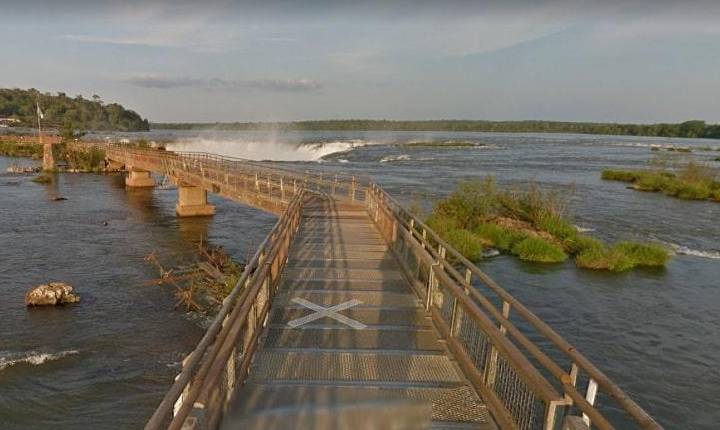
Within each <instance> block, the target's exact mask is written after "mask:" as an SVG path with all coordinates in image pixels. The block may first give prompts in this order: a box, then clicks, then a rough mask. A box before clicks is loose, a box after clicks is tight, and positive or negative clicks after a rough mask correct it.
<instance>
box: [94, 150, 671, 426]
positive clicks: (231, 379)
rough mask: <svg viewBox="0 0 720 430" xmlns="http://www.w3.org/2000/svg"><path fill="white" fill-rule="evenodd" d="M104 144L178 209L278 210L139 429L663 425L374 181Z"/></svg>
mask: <svg viewBox="0 0 720 430" xmlns="http://www.w3.org/2000/svg"><path fill="white" fill-rule="evenodd" d="M104 149H105V151H106V155H107V158H108V161H109V162H111V163H117V164H122V165H124V166H126V168H127V169H128V170H129V176H128V179H127V182H126V183H127V185H128V186H150V185H152V184H154V181H149V180H148V179H149V178H150V176H149V175H150V174H149V172H155V173H157V174H160V175H165V176H166V177H169V178H170V179H171V180H172V181H173V182H174V183H175V184H177V185H178V196H179V201H178V207H177V208H178V214H179V215H208V214H211V213H213V211H214V209H212V207H211V206H209V205H208V203H207V200H206V198H205V195H206V193H207V192H213V193H216V194H219V195H221V196H224V197H227V198H229V199H232V200H235V201H237V202H239V203H242V204H246V205H249V206H253V207H256V208H259V209H262V210H265V211H269V212H272V213H275V214H277V215H278V219H277V223H276V224H275V226H274V227H273V229H272V230H271V231H270V233H269V234H268V236H267V237H266V238H265V240H264V241H263V242H262V244H261V245H260V246H259V247H258V249H257V251H256V252H255V255H254V256H253V258H252V259H251V260H250V261H249V262H248V264H247V266H246V268H245V272H244V273H243V275H242V277H241V279H240V280H239V281H238V283H237V285H236V286H235V288H234V289H233V291H232V293H231V294H230V295H229V296H228V297H227V299H226V300H225V301H224V303H223V306H222V308H221V310H220V312H219V314H218V315H217V318H216V319H215V320H214V321H213V323H212V325H211V326H210V327H209V328H208V330H207V332H206V333H205V335H204V336H203V338H202V339H201V340H200V342H199V344H198V345H197V347H196V348H195V350H194V351H193V352H192V353H191V354H190V355H189V356H188V357H187V358H186V359H185V360H184V362H183V369H182V371H181V372H180V374H179V375H178V376H177V377H176V379H175V381H174V383H173V384H172V386H171V387H170V388H169V390H168V392H167V394H166V395H165V397H164V398H163V400H162V402H161V403H160V405H159V406H158V407H157V409H156V410H155V412H154V414H153V415H152V417H151V418H150V420H149V421H148V423H147V425H146V427H145V428H146V429H147V430H156V429H166V428H169V429H217V428H222V429H241V428H242V429H246V428H247V429H268V428H279V429H285V428H327V429H350V428H377V429H386V428H387V429H390V428H392V429H396V428H397V429H411V428H412V429H414V428H462V429H465V428H476V429H496V428H499V429H585V428H598V429H612V428H623V429H624V428H643V429H659V428H661V427H660V426H659V425H658V424H657V423H656V422H655V421H654V420H653V419H652V418H651V417H650V416H649V415H648V414H647V413H646V412H645V411H643V410H642V409H641V408H640V407H639V406H638V405H637V404H636V403H635V402H634V401H633V400H632V399H630V397H628V395H627V394H625V393H624V392H623V391H622V390H621V389H620V388H619V387H618V386H617V385H616V384H615V383H614V382H613V381H611V380H610V379H609V378H608V377H607V376H606V375H605V374H603V373H602V372H601V371H600V370H598V369H597V368H596V367H595V366H594V365H593V364H592V363H591V362H590V361H589V360H588V359H587V358H585V357H584V356H583V355H582V354H581V353H580V352H578V351H577V350H576V349H575V348H574V347H573V346H572V345H570V344H569V343H568V342H567V341H565V340H564V339H563V338H562V337H561V336H560V335H559V334H558V333H556V332H555V331H554V330H553V329H552V328H550V327H549V326H548V325H547V324H545V323H544V322H543V321H542V320H540V319H539V318H538V317H537V316H535V315H534V314H533V313H532V312H531V311H530V310H529V309H527V308H526V307H525V306H523V305H522V303H520V302H519V301H518V300H516V299H515V298H514V297H513V296H511V295H510V294H509V293H508V292H507V291H505V290H504V289H502V288H501V287H500V286H498V285H497V284H496V283H495V282H493V281H492V279H490V278H489V277H488V276H487V275H485V274H484V273H483V272H482V271H481V270H480V269H479V268H478V267H477V266H475V265H474V264H473V263H472V262H470V261H468V260H467V259H465V258H464V257H463V256H462V255H460V254H459V253H458V252H457V251H455V250H454V249H453V248H452V247H450V246H449V245H448V244H447V243H445V242H444V241H443V240H442V239H441V238H440V237H439V236H438V235H437V234H435V233H434V232H433V231H432V230H431V229H430V228H429V227H427V226H426V225H425V224H424V223H423V222H422V221H421V220H420V219H418V218H416V217H415V216H414V215H412V214H411V213H409V212H408V211H407V210H405V209H404V208H403V207H402V205H400V204H399V203H398V202H397V201H396V200H395V199H394V198H393V197H391V196H390V195H389V194H388V193H387V192H385V191H384V190H383V188H382V187H380V186H379V185H377V184H374V183H372V182H370V181H368V180H366V179H360V178H356V177H344V176H336V175H327V174H325V175H322V174H320V173H308V172H301V171H295V170H288V169H280V168H278V167H277V165H273V164H271V163H256V162H250V161H247V160H239V159H232V158H228V157H221V156H216V155H211V154H205V153H184V152H169V151H159V150H149V149H145V150H143V149H137V148H130V147H126V146H113V145H107V146H104ZM239 234H240V233H239ZM578 323H580V322H578Z"/></svg>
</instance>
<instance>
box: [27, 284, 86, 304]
mask: <svg viewBox="0 0 720 430" xmlns="http://www.w3.org/2000/svg"><path fill="white" fill-rule="evenodd" d="M72 291H73V287H72V286H71V285H69V284H66V283H64V282H49V283H47V284H40V285H38V286H36V287H33V288H31V289H30V290H28V292H27V293H25V304H26V305H27V306H30V307H31V306H56V305H62V304H65V303H77V302H79V301H80V296H78V295H76V294H73V292H72Z"/></svg>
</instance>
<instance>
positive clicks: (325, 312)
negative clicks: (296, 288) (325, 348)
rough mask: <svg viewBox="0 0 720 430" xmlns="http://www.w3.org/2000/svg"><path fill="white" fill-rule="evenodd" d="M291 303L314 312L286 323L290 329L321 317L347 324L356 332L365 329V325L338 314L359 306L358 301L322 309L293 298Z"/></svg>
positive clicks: (303, 300) (359, 302)
mask: <svg viewBox="0 0 720 430" xmlns="http://www.w3.org/2000/svg"><path fill="white" fill-rule="evenodd" d="M292 301H293V302H295V303H297V304H299V305H302V306H305V307H306V308H308V309H312V310H314V311H315V313H314V314H310V315H306V316H304V317H302V318H298V319H295V320H292V321H290V322H289V323H287V325H288V326H290V327H292V328H296V327H300V326H301V325H303V324H307V323H309V322H312V321H315V320H319V319H320V318H323V317H330V318H332V319H334V320H335V321H339V322H341V323H343V324H347V325H349V326H350V327H352V328H354V329H356V330H362V329H364V328H366V327H367V326H366V325H365V324H363V323H361V322H359V321H355V320H354V319H352V318H348V317H346V316H345V315H340V314H339V313H338V312H339V311H342V310H345V309H349V308H351V307H353V306H357V305H359V304H361V303H362V302H361V301H360V300H357V299H352V300H349V301H347V302H345V303H340V304H339V305H335V306H331V307H329V308H324V307H322V306H320V305H316V304H315V303H313V302H309V301H307V300H305V299H301V298H299V297H295V298H293V299H292Z"/></svg>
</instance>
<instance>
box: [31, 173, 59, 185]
mask: <svg viewBox="0 0 720 430" xmlns="http://www.w3.org/2000/svg"><path fill="white" fill-rule="evenodd" d="M54 180H55V179H54V178H53V176H52V175H50V174H48V173H41V174H39V175H37V176H36V177H34V178H33V180H32V181H33V182H35V183H38V184H49V183H51V182H52V181H54Z"/></svg>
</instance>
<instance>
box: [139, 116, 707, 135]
mask: <svg viewBox="0 0 720 430" xmlns="http://www.w3.org/2000/svg"><path fill="white" fill-rule="evenodd" d="M150 128H151V130H231V131H240V130H260V131H262V130H280V131H291V130H296V131H408V132H412V131H421V132H422V131H451V132H495V133H572V134H599V135H613V136H643V137H683V138H707V139H720V124H706V123H705V122H704V121H697V120H693V121H685V122H681V123H660V124H620V123H595V122H561V121H470V120H428V121H424V120H423V121H388V120H323V121H293V122H213V123H207V122H205V123H191V122H186V123H151V125H150Z"/></svg>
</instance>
